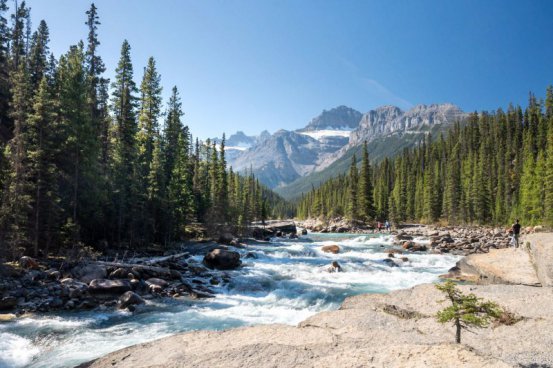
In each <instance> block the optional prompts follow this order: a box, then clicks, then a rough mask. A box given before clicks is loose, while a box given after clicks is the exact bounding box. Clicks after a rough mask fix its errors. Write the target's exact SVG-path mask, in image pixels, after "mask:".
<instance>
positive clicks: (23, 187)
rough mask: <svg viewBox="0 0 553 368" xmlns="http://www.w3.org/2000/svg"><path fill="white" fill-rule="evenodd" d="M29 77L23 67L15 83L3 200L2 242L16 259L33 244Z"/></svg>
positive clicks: (19, 70)
mask: <svg viewBox="0 0 553 368" xmlns="http://www.w3.org/2000/svg"><path fill="white" fill-rule="evenodd" d="M29 86H30V83H29V75H28V73H27V70H26V68H25V65H24V64H23V63H21V64H20V65H19V68H18V70H17V72H16V73H15V74H14V75H13V79H12V89H11V95H12V101H11V104H10V110H11V118H12V119H13V122H14V131H13V138H12V139H11V140H10V142H9V144H8V148H7V161H8V173H9V174H8V177H7V178H6V181H7V183H6V185H5V188H6V189H5V190H4V192H3V199H2V212H1V214H0V217H1V220H2V223H1V225H2V231H1V235H0V236H1V242H2V245H3V246H2V248H3V249H4V250H5V253H6V254H9V255H11V256H15V255H16V254H18V253H21V252H22V251H23V250H25V249H26V248H27V247H28V246H29V245H30V244H31V243H32V239H31V238H32V236H31V231H30V227H29V219H30V216H31V214H30V213H29V209H30V208H31V196H30V189H31V188H30V182H29V171H28V170H27V147H26V144H27V137H26V134H27V127H26V123H27V119H28V115H29V112H30V106H29V101H30V94H31V91H30V90H29Z"/></svg>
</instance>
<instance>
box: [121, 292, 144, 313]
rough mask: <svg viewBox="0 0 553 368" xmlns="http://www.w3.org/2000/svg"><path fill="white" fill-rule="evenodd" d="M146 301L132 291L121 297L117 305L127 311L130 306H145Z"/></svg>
mask: <svg viewBox="0 0 553 368" xmlns="http://www.w3.org/2000/svg"><path fill="white" fill-rule="evenodd" d="M144 303H145V302H144V299H142V298H141V297H140V295H138V294H136V293H134V292H132V291H126V292H124V293H123V295H121V296H120V297H119V300H118V301H117V305H118V307H119V309H126V308H129V307H130V306H135V305H139V304H144Z"/></svg>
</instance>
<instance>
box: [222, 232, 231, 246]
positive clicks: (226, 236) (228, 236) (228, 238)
mask: <svg viewBox="0 0 553 368" xmlns="http://www.w3.org/2000/svg"><path fill="white" fill-rule="evenodd" d="M233 239H234V236H233V235H232V234H231V233H223V234H221V235H220V236H219V240H218V242H219V243H221V244H227V245H230V243H231V242H232V241H233Z"/></svg>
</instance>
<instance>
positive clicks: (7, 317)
mask: <svg viewBox="0 0 553 368" xmlns="http://www.w3.org/2000/svg"><path fill="white" fill-rule="evenodd" d="M16 318H17V316H16V315H15V314H13V313H6V314H0V322H10V321H13V320H14V319H16Z"/></svg>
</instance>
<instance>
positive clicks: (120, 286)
mask: <svg viewBox="0 0 553 368" xmlns="http://www.w3.org/2000/svg"><path fill="white" fill-rule="evenodd" d="M129 290H131V284H130V283H129V282H128V281H126V280H106V279H95V280H92V281H91V282H90V284H89V285H88V292H89V293H90V295H92V296H95V297H97V298H110V297H114V296H119V295H121V294H123V293H125V292H127V291H129Z"/></svg>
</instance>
